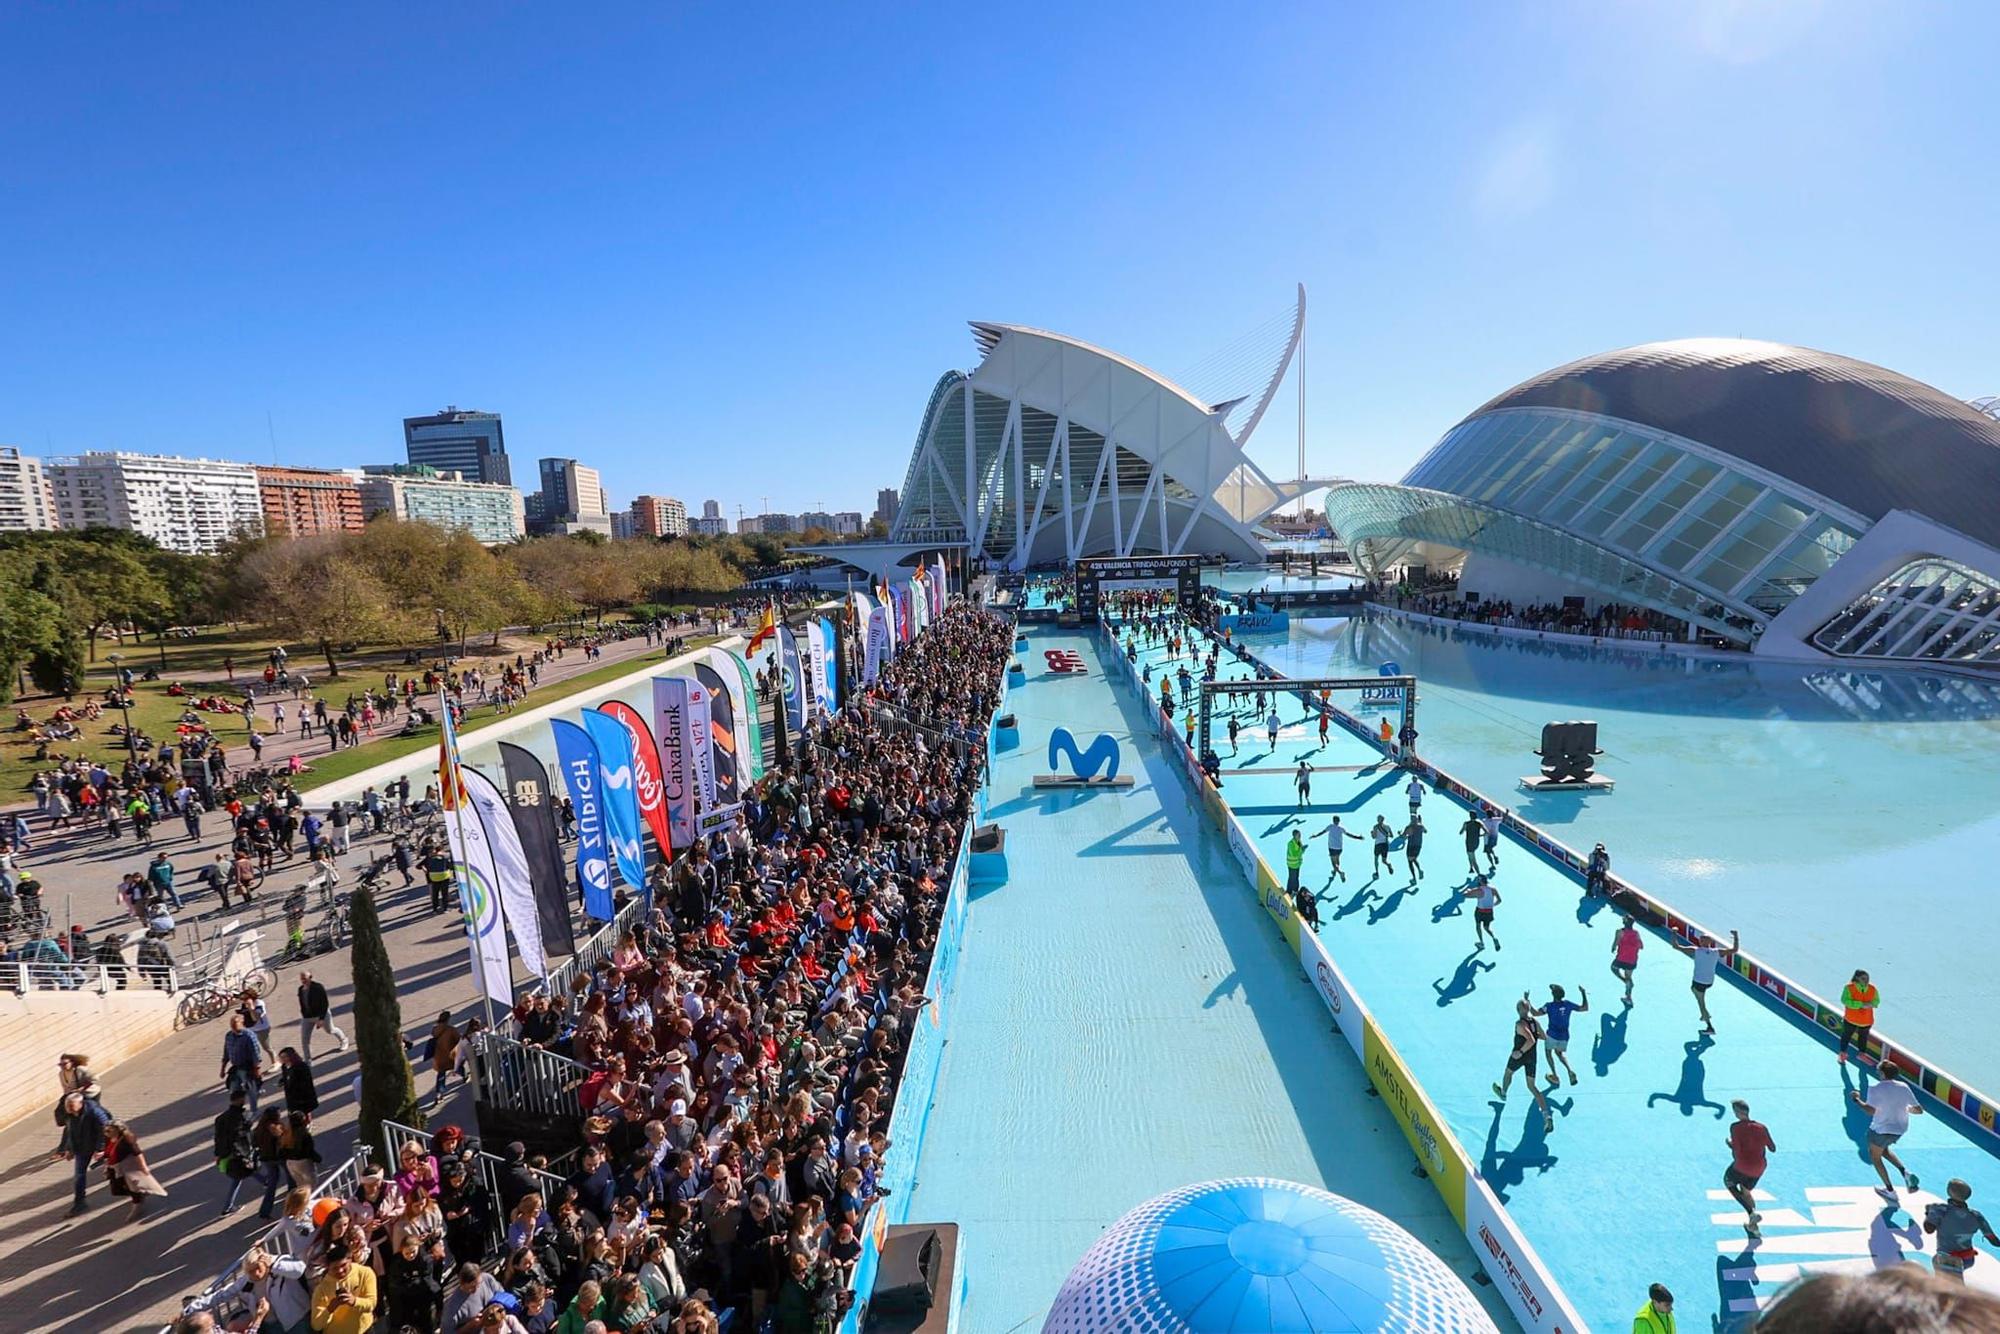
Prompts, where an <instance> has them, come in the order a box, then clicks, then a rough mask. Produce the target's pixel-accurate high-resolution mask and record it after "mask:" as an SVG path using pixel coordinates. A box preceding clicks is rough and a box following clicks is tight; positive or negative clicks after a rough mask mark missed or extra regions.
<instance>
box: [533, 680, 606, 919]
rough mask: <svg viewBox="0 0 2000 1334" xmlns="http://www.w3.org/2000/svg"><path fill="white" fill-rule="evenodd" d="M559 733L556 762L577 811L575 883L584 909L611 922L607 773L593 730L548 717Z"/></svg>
mask: <svg viewBox="0 0 2000 1334" xmlns="http://www.w3.org/2000/svg"><path fill="white" fill-rule="evenodd" d="M549 727H550V729H551V730H552V731H553V732H554V733H555V736H556V762H557V766H558V767H559V768H560V769H561V770H562V779H563V786H565V787H567V788H568V789H569V803H570V807H571V808H572V809H573V810H574V811H575V813H576V883H577V885H578V887H579V888H581V889H582V891H583V911H584V912H585V913H586V914H588V915H589V916H590V917H592V918H593V919H595V920H597V921H600V922H608V921H610V920H611V919H612V917H613V916H614V915H615V914H616V909H615V908H613V906H612V901H611V842H610V834H609V831H608V829H607V827H606V825H605V823H604V775H603V772H602V769H601V766H600V765H599V763H598V758H597V743H596V742H595V741H592V740H591V739H590V733H588V732H586V731H584V730H583V729H582V728H581V727H578V726H577V725H576V724H575V723H572V722H567V721H565V720H564V719H561V718H552V719H550V720H549Z"/></svg>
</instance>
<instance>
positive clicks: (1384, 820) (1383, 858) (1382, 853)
mask: <svg viewBox="0 0 2000 1334" xmlns="http://www.w3.org/2000/svg"><path fill="white" fill-rule="evenodd" d="M1368 835H1369V837H1370V838H1373V839H1374V840H1375V862H1374V864H1373V866H1372V867H1371V868H1370V869H1371V870H1372V871H1373V872H1374V874H1375V875H1377V876H1379V875H1381V874H1382V873H1383V872H1385V871H1386V872H1388V873H1389V874H1390V875H1394V874H1396V868H1395V867H1393V866H1391V865H1389V840H1390V839H1392V838H1394V837H1395V836H1396V831H1395V830H1393V829H1391V828H1390V827H1389V817H1388V816H1386V815H1378V816H1376V817H1375V823H1374V825H1373V826H1372V827H1371V828H1370V829H1369V830H1368Z"/></svg>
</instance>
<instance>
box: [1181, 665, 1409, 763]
mask: <svg viewBox="0 0 2000 1334" xmlns="http://www.w3.org/2000/svg"><path fill="white" fill-rule="evenodd" d="M1196 688H1197V689H1198V690H1199V691H1200V693H1201V702H1200V704H1199V706H1198V713H1197V717H1196V720H1195V727H1196V732H1195V742H1196V746H1197V749H1196V750H1195V758H1196V759H1197V760H1198V761H1199V760H1201V759H1205V758H1206V757H1207V756H1208V755H1210V754H1211V753H1213V750H1214V748H1213V747H1212V746H1210V745H1209V722H1210V717H1211V713H1212V711H1213V709H1214V704H1215V697H1216V696H1217V695H1254V694H1257V693H1259V692H1262V693H1265V694H1271V695H1297V696H1299V698H1300V699H1301V700H1302V701H1303V702H1304V703H1305V704H1306V706H1307V707H1308V708H1310V709H1312V710H1313V711H1314V712H1318V711H1319V710H1321V709H1322V708H1324V707H1326V706H1325V705H1322V704H1321V703H1320V702H1319V692H1320V691H1322V690H1328V691H1334V692H1346V691H1356V692H1360V691H1373V692H1377V693H1380V692H1383V691H1390V690H1393V691H1395V692H1397V693H1398V694H1399V695H1400V696H1401V697H1402V698H1401V709H1402V714H1403V720H1402V723H1401V724H1400V725H1399V726H1398V727H1397V729H1396V735H1397V736H1398V737H1400V736H1402V735H1403V734H1404V730H1405V729H1411V728H1415V727H1416V725H1417V678H1416V677H1414V676H1302V677H1292V676H1264V677H1251V678H1249V679H1248V680H1243V681H1202V682H1200V683H1199V684H1198V685H1197V687H1196Z"/></svg>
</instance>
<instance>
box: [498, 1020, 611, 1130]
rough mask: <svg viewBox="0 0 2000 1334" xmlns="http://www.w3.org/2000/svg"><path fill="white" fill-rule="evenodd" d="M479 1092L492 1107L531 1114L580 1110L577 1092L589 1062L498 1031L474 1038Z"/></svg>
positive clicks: (568, 1114) (551, 1114)
mask: <svg viewBox="0 0 2000 1334" xmlns="http://www.w3.org/2000/svg"><path fill="white" fill-rule="evenodd" d="M472 1041H473V1053H474V1055H475V1057H476V1058H477V1067H476V1068H477V1070H478V1074H479V1089H480V1096H481V1097H482V1098H483V1099H484V1100H485V1101H486V1102H488V1103H489V1104H491V1105H492V1106H494V1107H497V1108H501V1109H503V1110H507V1111H516V1112H529V1113H532V1114H533V1115H536V1116H546V1117H574V1118H581V1117H582V1116H583V1103H582V1101H581V1100H580V1099H579V1098H578V1097H577V1090H578V1089H579V1088H581V1087H582V1085H583V1081H584V1078H585V1077H586V1076H588V1075H589V1074H590V1068H589V1067H588V1066H585V1065H580V1064H578V1063H577V1062H575V1061H572V1060H570V1059H569V1058H568V1057H567V1056H559V1055H557V1054H556V1053H555V1052H552V1051H549V1050H548V1049H546V1048H544V1047H534V1046H530V1045H529V1044H527V1043H525V1042H522V1041H521V1040H520V1039H518V1038H510V1037H507V1036H505V1035H504V1034H500V1033H480V1034H478V1035H476V1036H475V1037H474V1038H473V1040H472Z"/></svg>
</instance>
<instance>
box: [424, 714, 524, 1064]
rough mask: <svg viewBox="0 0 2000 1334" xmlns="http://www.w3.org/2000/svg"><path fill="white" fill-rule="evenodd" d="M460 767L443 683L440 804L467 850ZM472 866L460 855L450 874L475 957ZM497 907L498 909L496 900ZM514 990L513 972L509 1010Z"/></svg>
mask: <svg viewBox="0 0 2000 1334" xmlns="http://www.w3.org/2000/svg"><path fill="white" fill-rule="evenodd" d="M461 767H462V762H461V761H460V760H459V757H458V728H457V727H456V726H455V725H454V724H453V722H452V720H451V702H450V701H449V700H447V699H446V698H445V695H444V686H443V685H439V686H438V792H439V793H440V796H439V798H438V804H439V805H441V806H443V807H444V809H445V813H446V814H447V815H448V816H450V818H451V820H452V823H453V829H454V831H455V832H456V833H457V835H458V837H457V840H456V841H457V843H458V850H460V851H466V850H469V849H470V847H471V845H470V844H469V843H468V842H467V841H466V837H465V808H466V807H467V806H470V805H471V804H472V794H471V793H470V792H467V791H466V790H465V775H464V774H463V773H462V772H461V771H460V770H461ZM470 869H471V868H470V866H469V858H468V859H467V860H463V861H462V860H460V859H459V858H458V857H453V858H452V859H451V876H452V879H453V880H454V881H455V882H456V883H457V887H458V909H459V911H460V912H461V913H463V914H464V915H465V931H466V935H467V936H468V937H469V938H470V939H471V942H472V952H473V958H474V959H475V960H476V959H478V958H479V923H478V919H477V917H476V916H475V914H474V911H473V908H474V903H473V897H472V886H471V885H470V884H468V883H467V875H468V873H469V871H470ZM488 892H489V893H490V892H492V889H491V887H489V889H488ZM495 908H496V910H497V908H498V905H497V904H496V905H495ZM502 939H503V940H504V939H505V938H504V937H503V938H502ZM473 971H474V973H475V974H477V976H478V979H479V999H480V1002H481V1004H483V1005H484V1006H485V1008H486V1031H487V1032H489V1033H491V1032H494V1031H495V1029H494V1026H493V994H492V988H491V987H490V986H488V985H487V978H486V970H485V969H484V968H475V969H474V970H473ZM512 992H513V986H512V978H511V976H510V978H509V985H508V993H509V994H508V996H507V1008H508V1010H509V1011H512V1010H513V1008H514V997H513V994H512Z"/></svg>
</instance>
